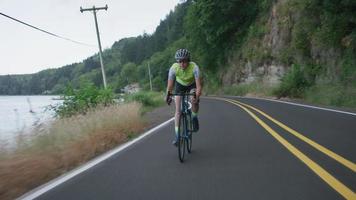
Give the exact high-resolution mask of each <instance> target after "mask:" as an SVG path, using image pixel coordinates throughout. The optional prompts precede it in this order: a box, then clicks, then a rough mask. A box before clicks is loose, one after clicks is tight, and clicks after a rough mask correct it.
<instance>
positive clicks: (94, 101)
mask: <svg viewBox="0 0 356 200" xmlns="http://www.w3.org/2000/svg"><path fill="white" fill-rule="evenodd" d="M61 98H63V99H64V101H63V103H62V104H60V105H57V106H53V107H52V108H51V109H52V110H54V111H55V113H56V115H57V116H59V117H61V118H63V117H70V116H73V115H75V114H85V113H86V112H87V111H88V110H89V109H90V108H95V107H96V106H98V105H103V106H107V105H110V104H112V103H113V98H114V94H113V92H112V91H111V89H99V88H97V87H96V86H95V85H93V84H91V83H83V84H82V86H81V87H80V88H79V89H77V90H75V89H73V88H72V87H71V86H67V88H66V90H65V93H64V95H63V96H62V97H61Z"/></svg>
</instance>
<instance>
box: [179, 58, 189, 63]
mask: <svg viewBox="0 0 356 200" xmlns="http://www.w3.org/2000/svg"><path fill="white" fill-rule="evenodd" d="M177 62H178V63H188V60H187V59H182V60H177Z"/></svg>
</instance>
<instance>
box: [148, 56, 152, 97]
mask: <svg viewBox="0 0 356 200" xmlns="http://www.w3.org/2000/svg"><path fill="white" fill-rule="evenodd" d="M148 76H149V77H150V88H151V91H152V81H151V68H150V62H149V61H148Z"/></svg>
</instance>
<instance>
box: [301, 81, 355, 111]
mask: <svg viewBox="0 0 356 200" xmlns="http://www.w3.org/2000/svg"><path fill="white" fill-rule="evenodd" d="M305 100H306V101H307V102H310V103H314V104H320V105H330V106H338V107H349V108H356V89H355V87H350V86H345V85H341V84H322V85H321V84H318V85H314V86H312V87H311V88H309V89H307V90H306V92H305Z"/></svg>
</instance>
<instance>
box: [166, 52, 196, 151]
mask: <svg viewBox="0 0 356 200" xmlns="http://www.w3.org/2000/svg"><path fill="white" fill-rule="evenodd" d="M175 59H176V61H177V62H176V63H174V64H173V65H172V66H171V68H170V69H169V73H168V84H167V96H166V102H167V104H168V105H170V103H171V102H172V95H171V94H172V91H173V87H174V86H175V90H174V92H175V93H183V92H192V91H195V94H196V95H195V97H193V98H192V118H193V131H194V132H196V131H198V130H199V122H198V110H199V97H200V95H201V92H202V87H201V81H200V71H199V67H198V65H197V64H195V63H194V62H191V61H190V53H189V51H188V50H187V49H178V50H177V52H176V53H175ZM181 99H182V98H181V96H176V97H175V107H176V111H175V127H174V130H175V139H174V141H173V144H174V145H176V144H177V138H178V124H179V116H180V114H181V113H180V105H181Z"/></svg>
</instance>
